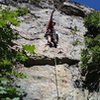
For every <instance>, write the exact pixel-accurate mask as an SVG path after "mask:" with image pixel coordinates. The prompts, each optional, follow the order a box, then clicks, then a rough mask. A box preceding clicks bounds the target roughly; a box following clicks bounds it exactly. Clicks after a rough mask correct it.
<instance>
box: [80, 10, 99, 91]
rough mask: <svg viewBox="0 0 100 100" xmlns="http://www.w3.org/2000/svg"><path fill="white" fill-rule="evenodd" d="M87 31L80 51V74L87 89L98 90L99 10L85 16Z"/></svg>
mask: <svg viewBox="0 0 100 100" xmlns="http://www.w3.org/2000/svg"><path fill="white" fill-rule="evenodd" d="M84 23H85V26H86V28H87V30H88V31H87V33H86V34H85V36H84V37H85V49H83V50H82V52H81V68H82V74H83V75H85V76H86V77H85V85H86V86H87V87H88V89H89V90H91V91H93V90H98V86H99V81H100V12H97V11H94V12H93V13H91V14H89V15H88V16H87V17H86V18H85V22H84Z"/></svg>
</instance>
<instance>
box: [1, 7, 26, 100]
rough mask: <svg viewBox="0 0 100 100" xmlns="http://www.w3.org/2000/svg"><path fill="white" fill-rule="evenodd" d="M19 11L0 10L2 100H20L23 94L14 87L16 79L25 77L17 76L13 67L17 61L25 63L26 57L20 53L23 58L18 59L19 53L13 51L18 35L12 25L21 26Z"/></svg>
mask: <svg viewBox="0 0 100 100" xmlns="http://www.w3.org/2000/svg"><path fill="white" fill-rule="evenodd" d="M17 17H18V13H17V11H11V10H10V9H9V8H5V9H3V10H2V9H0V100H13V99H16V100H20V97H22V96H23V92H22V91H21V90H20V89H18V88H16V87H15V86H14V85H13V80H14V77H15V76H17V77H19V76H21V77H22V76H23V75H22V74H21V73H19V74H15V73H14V70H13V65H14V64H15V63H16V61H20V59H21V60H22V61H25V60H26V58H25V57H24V56H25V55H24V54H22V53H20V52H19V53H20V56H21V57H22V58H20V59H17V58H16V56H17V54H18V53H14V52H13V51H12V49H11V48H10V47H11V44H12V40H14V39H17V34H16V33H14V32H13V30H12V29H11V25H19V21H18V20H17Z"/></svg>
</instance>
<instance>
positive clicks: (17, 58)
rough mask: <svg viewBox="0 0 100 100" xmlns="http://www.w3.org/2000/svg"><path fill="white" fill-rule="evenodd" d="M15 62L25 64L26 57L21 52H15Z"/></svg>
mask: <svg viewBox="0 0 100 100" xmlns="http://www.w3.org/2000/svg"><path fill="white" fill-rule="evenodd" d="M16 60H17V61H20V62H25V61H26V60H28V57H27V56H26V55H25V54H24V53H23V52H17V55H16Z"/></svg>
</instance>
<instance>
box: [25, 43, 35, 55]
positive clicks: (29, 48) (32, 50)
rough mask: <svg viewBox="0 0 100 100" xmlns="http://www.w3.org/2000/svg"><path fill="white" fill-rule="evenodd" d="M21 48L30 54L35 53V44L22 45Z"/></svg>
mask: <svg viewBox="0 0 100 100" xmlns="http://www.w3.org/2000/svg"><path fill="white" fill-rule="evenodd" d="M23 49H24V50H25V51H26V52H28V53H30V54H35V45H27V44H26V45H23Z"/></svg>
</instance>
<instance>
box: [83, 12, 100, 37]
mask: <svg viewBox="0 0 100 100" xmlns="http://www.w3.org/2000/svg"><path fill="white" fill-rule="evenodd" d="M84 24H85V26H86V28H87V29H88V32H87V35H90V36H94V37H95V36H96V35H98V34H100V12H97V11H94V12H92V13H91V14H89V15H88V16H87V17H86V18H85V23H84Z"/></svg>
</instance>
